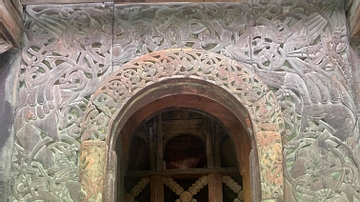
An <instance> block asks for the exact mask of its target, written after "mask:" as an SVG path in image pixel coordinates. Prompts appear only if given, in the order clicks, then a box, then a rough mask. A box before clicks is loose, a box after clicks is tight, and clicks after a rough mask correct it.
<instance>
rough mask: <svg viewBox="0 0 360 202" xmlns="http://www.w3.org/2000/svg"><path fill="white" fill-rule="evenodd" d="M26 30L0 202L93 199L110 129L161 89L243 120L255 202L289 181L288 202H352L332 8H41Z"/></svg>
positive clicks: (358, 193) (349, 114)
mask: <svg viewBox="0 0 360 202" xmlns="http://www.w3.org/2000/svg"><path fill="white" fill-rule="evenodd" d="M24 23H25V24H24V29H25V34H24V45H23V48H22V64H21V66H20V68H19V71H20V79H19V81H20V82H19V88H18V91H19V93H18V101H17V108H16V119H15V131H16V134H15V135H16V138H15V145H14V152H13V154H14V155H13V162H12V170H11V177H10V185H11V196H10V201H59V202H60V201H69V202H70V201H81V200H88V201H96V200H100V199H99V198H101V197H102V196H101V191H102V183H103V181H102V179H101V178H102V177H103V176H102V175H101V173H97V172H98V171H99V172H103V170H104V169H105V166H106V162H104V159H102V158H101V157H102V156H104V155H106V152H107V151H106V144H105V141H104V140H106V139H107V138H108V137H109V133H110V130H111V128H110V125H111V124H110V123H111V122H113V121H114V120H113V119H114V118H115V117H116V116H117V115H118V113H119V111H120V110H121V108H122V107H123V106H124V105H125V104H126V102H127V101H128V100H129V99H130V98H131V97H132V96H134V95H136V93H137V92H138V91H140V90H141V89H143V88H145V87H147V86H151V85H152V84H155V83H157V82H160V81H163V80H167V79H172V78H192V79H194V80H201V81H206V82H209V83H212V84H215V85H217V86H219V87H221V88H223V89H224V90H226V91H227V92H229V93H231V94H232V95H233V96H234V97H236V99H238V100H239V102H241V103H242V104H243V105H244V107H245V108H246V109H247V111H248V113H249V115H250V117H251V122H252V125H253V128H252V130H253V135H254V136H255V138H256V141H257V147H258V151H259V156H258V157H259V165H260V169H261V173H260V177H261V179H260V181H261V190H262V199H264V200H265V199H276V200H281V197H284V193H283V190H284V186H283V185H284V184H286V186H287V188H286V192H285V197H286V198H287V200H290V201H335V200H338V201H358V200H360V184H359V182H360V179H359V167H358V165H359V164H360V154H359V151H360V148H359V147H360V146H359V141H358V138H359V134H358V126H357V115H356V106H355V103H354V100H353V96H354V95H353V91H352V89H351V82H353V80H352V76H351V75H352V72H351V67H350V65H349V62H348V58H347V50H348V39H347V29H346V26H345V25H346V23H345V14H344V10H343V7H342V6H341V4H340V3H338V2H333V3H327V4H321V3H319V4H296V3H294V4H292V5H280V4H268V5H249V4H245V3H219V4H216V3H205V4H192V3H182V4H167V5H111V4H86V5H66V6H64V5H61V6H60V5H39V6H27V7H26V15H25V19H24ZM280 135H281V137H280ZM89 141H90V142H91V141H95V142H97V143H96V144H92V145H86V144H84V143H88V142H89ZM99 142H100V143H99ZM81 144H82V147H81V148H82V149H80V145H81ZM104 149H105V150H104ZM80 150H81V155H80ZM79 156H80V158H79ZM89 157H91V159H90V158H89ZM96 159H98V161H96ZM90 161H91V162H90ZM96 165H97V166H100V167H97V166H96ZM79 169H80V170H79ZM91 170H92V172H88V171H91ZM87 172H88V173H87ZM79 173H80V174H79ZM79 176H80V177H81V179H79ZM94 180H99V181H98V182H100V183H97V182H94ZM80 181H81V183H80ZM90 184H91V185H92V186H89V185H90ZM279 197H280V198H279Z"/></svg>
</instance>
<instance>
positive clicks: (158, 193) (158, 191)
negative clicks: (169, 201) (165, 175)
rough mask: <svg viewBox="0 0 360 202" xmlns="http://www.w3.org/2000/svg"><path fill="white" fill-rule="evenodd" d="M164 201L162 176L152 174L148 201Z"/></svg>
mask: <svg viewBox="0 0 360 202" xmlns="http://www.w3.org/2000/svg"><path fill="white" fill-rule="evenodd" d="M163 201H164V183H163V182H162V177H161V176H159V175H153V176H151V178H150V202H163Z"/></svg>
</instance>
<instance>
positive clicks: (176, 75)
mask: <svg viewBox="0 0 360 202" xmlns="http://www.w3.org/2000/svg"><path fill="white" fill-rule="evenodd" d="M182 79H185V80H186V81H185V82H186V83H190V84H191V83H193V85H195V86H196V88H195V89H197V88H203V90H201V92H199V91H194V92H186V93H187V94H199V93H203V94H204V96H205V97H211V96H212V97H211V99H213V100H214V101H216V102H218V103H221V104H222V105H223V106H224V107H226V108H228V109H231V110H237V112H233V113H234V114H235V116H237V118H238V119H239V121H240V122H241V123H242V124H243V125H244V126H245V128H246V129H247V130H248V133H249V134H250V135H253V139H254V141H255V143H256V146H257V154H258V159H259V162H258V163H259V167H260V168H259V169H260V181H261V200H268V199H282V198H283V188H284V182H283V176H282V175H283V172H282V170H283V163H282V144H281V136H280V134H281V131H283V127H284V123H283V119H282V116H281V111H280V107H279V106H278V103H277V101H276V98H275V96H274V94H273V93H272V92H271V91H270V90H269V89H268V87H267V86H266V85H265V84H264V83H262V82H261V81H260V80H259V79H258V78H257V76H256V75H255V74H254V73H253V72H252V70H251V67H246V66H244V65H242V64H239V63H238V62H236V61H234V60H231V59H229V58H226V57H224V56H221V55H219V54H216V53H211V52H206V51H202V50H194V49H171V50H166V51H158V52H152V53H150V54H147V55H144V56H141V57H139V58H138V59H135V60H133V61H131V62H129V63H127V64H125V65H124V66H123V67H122V68H121V69H120V70H119V71H117V72H115V73H114V74H113V76H111V77H110V78H108V79H107V80H106V81H105V82H104V83H103V85H102V86H101V87H100V88H99V89H98V90H97V91H96V92H95V93H94V94H93V96H92V98H91V104H90V105H89V106H88V107H87V109H86V112H85V115H84V119H83V123H82V129H83V130H82V136H81V139H82V145H81V151H80V152H81V153H80V180H81V183H82V185H83V188H84V191H86V197H85V200H87V199H90V198H93V199H95V198H97V199H100V198H102V194H103V191H105V190H103V187H106V189H107V190H106V191H111V190H110V189H111V184H112V183H113V182H112V180H113V179H114V170H113V169H112V168H113V167H114V166H115V165H113V163H114V162H113V161H107V159H112V158H113V157H112V155H113V153H112V152H111V150H112V147H113V142H114V138H116V137H114V135H113V134H116V133H115V132H116V131H120V130H121V128H122V127H123V126H124V124H125V122H126V120H127V119H128V118H129V117H130V116H131V115H132V114H133V113H134V112H135V111H136V110H138V109H139V108H140V107H141V106H142V105H144V103H146V102H147V103H149V102H150V101H152V100H154V99H157V98H159V97H163V96H166V95H168V94H173V93H175V94H176V93H180V94H181V93H184V90H183V89H182V88H181V85H182V83H181V82H182V81H183V80H182ZM167 81H168V82H169V83H168V84H167V85H160V88H153V87H154V86H159V84H163V83H164V82H167ZM172 81H176V82H172ZM171 85H173V87H170V88H169V86H171ZM212 86H216V87H217V88H215V90H214V88H212ZM154 89H157V90H161V91H160V92H161V93H160V94H159V93H158V94H157V96H155V97H154V94H153V92H154V91H153V90H154ZM176 89H177V90H178V91H179V92H174V90H176ZM216 89H220V90H218V91H216ZM138 95H141V96H140V97H138ZM213 95H217V96H213ZM145 100H146V101H145ZM232 106H236V107H232ZM240 115H241V116H240ZM270 136H271V137H270ZM269 140H271V141H269ZM104 174H106V175H105V178H104ZM90 184H91V186H90ZM93 184H98V185H99V186H96V187H93ZM108 200H111V199H108Z"/></svg>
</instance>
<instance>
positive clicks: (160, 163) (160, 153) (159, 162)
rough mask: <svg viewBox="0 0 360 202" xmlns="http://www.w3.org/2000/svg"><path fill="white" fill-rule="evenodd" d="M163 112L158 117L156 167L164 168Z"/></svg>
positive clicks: (158, 168)
mask: <svg viewBox="0 0 360 202" xmlns="http://www.w3.org/2000/svg"><path fill="white" fill-rule="evenodd" d="M161 119H162V118H161V114H159V116H158V119H157V135H156V138H157V139H156V140H157V157H156V169H157V170H163V169H164V146H165V145H163V131H162V120H161Z"/></svg>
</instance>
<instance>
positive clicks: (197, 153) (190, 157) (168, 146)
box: [119, 96, 248, 202]
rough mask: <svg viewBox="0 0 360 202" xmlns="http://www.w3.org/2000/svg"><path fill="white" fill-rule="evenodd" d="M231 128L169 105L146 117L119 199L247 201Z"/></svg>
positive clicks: (140, 201) (141, 201)
mask: <svg viewBox="0 0 360 202" xmlns="http://www.w3.org/2000/svg"><path fill="white" fill-rule="evenodd" d="M185 97H187V98H189V99H192V98H193V96H185ZM214 107H216V106H214ZM228 133H229V132H228V130H227V129H226V127H225V126H223V125H222V123H221V122H220V121H219V120H218V119H217V118H216V117H214V116H211V115H209V114H206V113H204V112H200V111H197V110H194V109H186V108H181V109H174V108H170V109H165V110H161V111H160V112H158V113H157V114H156V115H155V116H152V117H150V118H147V119H145V120H144V121H143V123H142V124H140V125H139V126H138V127H137V129H136V130H135V133H134V134H133V137H132V140H131V146H130V148H129V151H128V152H127V154H126V157H125V158H126V160H125V163H126V167H127V168H126V174H125V177H124V178H125V179H124V182H125V183H124V186H123V189H124V193H125V195H124V196H119V198H123V200H119V201H125V202H135V201H138V202H162V201H169V202H170V201H172V202H173V201H179V202H180V201H181V202H195V201H198V202H201V201H204V202H205V201H206V202H207V201H209V202H215V201H216V202H221V201H236V202H240V201H244V192H243V189H242V176H241V174H240V172H239V171H240V170H241V169H239V168H240V166H241V165H239V163H238V161H237V159H236V153H235V148H234V144H233V141H232V140H231V137H230V136H229V134H228ZM243 135H247V134H243ZM247 166H248V165H247Z"/></svg>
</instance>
